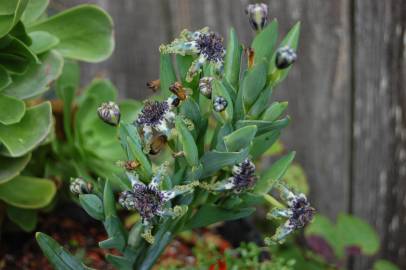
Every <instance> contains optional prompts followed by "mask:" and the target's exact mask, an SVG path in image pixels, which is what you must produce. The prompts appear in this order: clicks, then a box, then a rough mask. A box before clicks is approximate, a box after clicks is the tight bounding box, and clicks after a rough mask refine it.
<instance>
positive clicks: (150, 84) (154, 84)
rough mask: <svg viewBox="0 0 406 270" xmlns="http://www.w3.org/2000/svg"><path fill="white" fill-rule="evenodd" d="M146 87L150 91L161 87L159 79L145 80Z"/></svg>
mask: <svg viewBox="0 0 406 270" xmlns="http://www.w3.org/2000/svg"><path fill="white" fill-rule="evenodd" d="M147 87H148V88H149V89H151V90H152V91H154V92H156V91H158V90H159V88H160V87H161V81H160V80H153V81H149V82H147Z"/></svg>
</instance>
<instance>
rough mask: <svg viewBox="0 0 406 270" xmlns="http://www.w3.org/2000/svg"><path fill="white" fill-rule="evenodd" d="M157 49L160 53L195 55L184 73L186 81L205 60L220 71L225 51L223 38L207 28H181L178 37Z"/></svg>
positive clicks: (198, 70) (197, 71) (198, 69)
mask: <svg viewBox="0 0 406 270" xmlns="http://www.w3.org/2000/svg"><path fill="white" fill-rule="evenodd" d="M159 50H160V52H161V53H175V54H180V55H195V56H197V59H196V60H195V61H193V63H192V65H191V67H190V68H189V70H188V73H187V75H186V81H188V82H190V81H192V80H193V77H194V76H195V75H196V74H198V73H199V72H200V71H201V68H202V66H203V64H204V63H206V62H209V63H212V64H214V66H215V68H216V70H217V71H218V72H221V71H222V69H223V64H224V56H225V53H226V50H225V48H224V45H223V38H222V37H221V36H219V35H218V34H217V33H214V32H209V31H208V28H203V29H201V30H198V31H195V32H191V31H188V30H183V31H182V33H181V34H180V37H179V38H177V39H175V40H174V41H173V42H172V43H170V44H168V45H161V46H160V48H159Z"/></svg>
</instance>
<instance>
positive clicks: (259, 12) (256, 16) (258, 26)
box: [245, 3, 268, 31]
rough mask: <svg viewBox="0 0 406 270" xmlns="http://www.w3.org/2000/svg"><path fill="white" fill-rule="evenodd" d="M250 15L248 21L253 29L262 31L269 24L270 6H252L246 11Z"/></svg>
mask: <svg viewBox="0 0 406 270" xmlns="http://www.w3.org/2000/svg"><path fill="white" fill-rule="evenodd" d="M245 13H246V14H247V15H248V20H249V22H250V25H251V27H252V29H254V30H255V31H261V30H262V29H264V27H265V26H266V25H267V24H268V5H266V4H263V3H261V4H251V5H248V6H247V7H246V9H245Z"/></svg>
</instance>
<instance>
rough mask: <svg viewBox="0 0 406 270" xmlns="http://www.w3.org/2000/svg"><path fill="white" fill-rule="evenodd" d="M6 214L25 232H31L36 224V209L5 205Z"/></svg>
mask: <svg viewBox="0 0 406 270" xmlns="http://www.w3.org/2000/svg"><path fill="white" fill-rule="evenodd" d="M7 216H8V218H9V219H11V221H13V222H14V223H15V224H17V225H18V226H19V227H20V228H21V229H23V230H24V231H26V232H32V231H33V230H34V229H35V227H36V226H37V220H38V217H37V211H35V210H32V209H22V208H17V207H14V206H10V205H8V206H7Z"/></svg>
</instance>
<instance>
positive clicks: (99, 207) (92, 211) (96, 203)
mask: <svg viewBox="0 0 406 270" xmlns="http://www.w3.org/2000/svg"><path fill="white" fill-rule="evenodd" d="M79 202H80V205H81V206H82V208H83V209H84V210H85V211H86V213H88V214H89V216H91V217H92V218H94V219H97V220H104V210H103V202H102V200H100V198H99V197H98V196H96V195H94V194H82V195H79Z"/></svg>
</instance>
